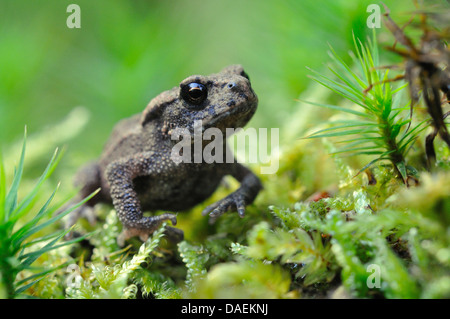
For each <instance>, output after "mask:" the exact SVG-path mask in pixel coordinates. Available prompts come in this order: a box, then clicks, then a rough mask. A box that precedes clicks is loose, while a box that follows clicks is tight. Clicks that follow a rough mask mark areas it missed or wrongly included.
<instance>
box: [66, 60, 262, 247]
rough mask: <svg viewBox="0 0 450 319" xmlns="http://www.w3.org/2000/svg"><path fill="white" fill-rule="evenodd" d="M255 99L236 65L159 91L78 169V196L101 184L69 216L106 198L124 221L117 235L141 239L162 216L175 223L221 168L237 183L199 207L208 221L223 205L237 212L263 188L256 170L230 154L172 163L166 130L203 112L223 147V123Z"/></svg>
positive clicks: (190, 123) (235, 122) (239, 116)
mask: <svg viewBox="0 0 450 319" xmlns="http://www.w3.org/2000/svg"><path fill="white" fill-rule="evenodd" d="M257 104H258V98H257V96H256V94H255V93H254V92H253V90H252V88H251V85H250V81H249V78H248V76H247V74H246V73H245V72H244V70H243V68H242V67H241V66H239V65H233V66H229V67H227V68H225V69H223V70H222V71H221V72H220V73H217V74H212V75H209V76H200V75H193V76H190V77H188V78H186V79H185V80H183V81H182V82H181V83H180V85H179V87H174V88H173V89H171V90H169V91H165V92H163V93H161V94H160V95H158V96H157V97H156V98H154V99H153V100H151V101H150V103H149V104H148V105H147V107H146V108H145V109H144V111H143V112H142V113H140V114H136V115H134V116H132V117H130V118H127V119H124V120H122V121H120V122H119V123H118V124H117V125H116V126H115V128H114V130H113V132H112V134H111V137H110V139H109V141H108V142H107V143H106V145H105V148H104V151H103V153H102V155H101V157H100V159H99V160H98V161H96V162H94V163H91V164H88V165H87V166H85V167H83V168H82V169H81V170H80V171H79V172H78V173H77V175H76V178H75V185H76V186H78V187H81V190H80V194H79V198H83V197H85V196H88V195H89V194H90V193H92V192H93V191H95V190H96V189H98V188H101V191H100V192H99V193H98V194H97V195H96V196H94V197H93V198H92V199H91V200H90V201H88V202H87V203H86V204H85V205H83V206H81V207H80V209H78V210H77V211H75V212H74V213H72V215H71V216H70V217H69V220H68V223H69V224H74V223H75V222H76V220H77V219H78V217H80V216H89V215H90V214H91V213H92V208H93V206H94V205H95V204H97V203H99V202H106V203H112V204H113V205H114V208H115V209H116V211H117V214H118V216H119V219H120V221H121V222H122V224H123V226H124V227H123V229H124V231H123V233H122V234H121V238H120V241H121V242H123V240H125V239H127V238H129V237H132V236H139V237H140V239H141V240H146V239H147V238H148V236H149V234H151V233H152V232H153V231H155V230H156V229H157V228H158V227H159V226H160V224H161V223H162V222H163V221H165V220H170V221H171V222H172V224H173V225H175V224H176V221H177V220H176V216H175V214H173V213H176V212H179V211H185V210H188V209H190V208H192V207H193V206H195V205H197V204H198V203H201V202H202V201H204V200H205V199H207V198H208V197H209V196H210V195H211V194H213V192H214V191H215V190H216V189H217V187H218V185H219V183H220V182H221V180H222V179H223V177H224V176H225V175H231V176H233V177H234V178H235V179H237V180H238V181H239V182H240V187H239V188H238V189H237V190H236V191H235V192H233V193H231V194H230V195H228V196H227V197H225V198H223V199H222V200H220V201H218V202H216V203H214V204H212V205H210V206H208V207H206V208H205V209H204V211H203V214H204V215H206V214H209V215H210V218H211V220H213V221H214V220H215V219H216V218H217V217H219V216H220V215H222V214H223V213H225V212H227V211H237V212H238V214H239V216H241V217H243V216H244V212H245V206H246V205H249V204H251V203H252V202H253V200H254V199H255V197H256V196H257V194H258V193H259V191H260V190H261V189H262V185H261V182H260V180H259V179H258V177H257V176H256V175H255V174H253V173H252V172H251V171H250V170H249V169H248V168H246V167H245V166H243V165H241V164H239V163H237V162H236V160H235V161H234V162H233V163H227V162H226V161H225V160H224V161H222V163H218V162H213V163H209V164H208V163H206V162H204V161H202V162H201V163H195V162H194V161H191V162H190V163H189V162H181V163H176V162H175V161H173V160H172V159H171V153H172V148H173V147H174V145H175V144H176V143H178V142H179V141H178V140H172V139H171V134H172V132H173V131H174V129H176V128H183V129H188V130H189V132H190V133H192V134H193V132H194V122H196V121H197V122H198V121H199V120H201V121H202V122H201V123H202V127H203V129H206V128H209V127H215V128H219V129H220V130H221V131H222V132H223V133H224V134H223V136H224V141H223V147H224V149H226V147H227V146H226V141H225V129H226V128H238V127H243V126H244V125H245V124H246V123H247V122H248V121H249V120H250V118H251V117H252V116H253V114H254V113H255V111H256V108H257ZM192 140H193V139H192ZM192 154H194V152H192ZM223 154H224V156H225V154H226V152H225V151H224V152H223ZM155 210H165V211H170V212H172V213H163V214H161V215H157V216H151V217H146V216H143V212H144V211H155ZM167 235H168V236H169V237H172V239H175V240H181V239H182V238H183V232H182V231H181V230H179V229H176V228H172V227H169V228H168V231H167Z"/></svg>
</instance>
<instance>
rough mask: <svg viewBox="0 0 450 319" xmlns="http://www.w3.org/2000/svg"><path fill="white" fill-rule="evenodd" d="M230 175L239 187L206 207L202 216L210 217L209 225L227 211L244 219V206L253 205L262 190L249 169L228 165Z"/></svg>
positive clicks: (234, 164)
mask: <svg viewBox="0 0 450 319" xmlns="http://www.w3.org/2000/svg"><path fill="white" fill-rule="evenodd" d="M228 165H230V167H229V172H230V175H231V176H233V177H234V178H235V179H237V180H238V181H239V182H240V183H241V186H240V187H239V188H238V189H237V190H236V191H235V192H233V193H231V194H230V195H228V196H227V197H225V198H223V199H221V200H219V201H218V202H216V203H214V204H212V205H209V206H208V207H206V208H205V209H204V210H203V212H202V214H203V215H207V214H209V216H210V220H209V221H210V223H214V222H215V221H216V219H217V218H218V217H219V216H221V215H222V214H224V213H226V212H227V211H237V212H238V214H239V216H240V217H244V214H245V206H247V205H249V204H251V203H253V201H254V200H255V198H256V196H257V195H258V193H259V192H260V191H261V190H262V189H263V186H262V184H261V181H260V180H259V178H258V176H256V175H255V174H254V173H253V172H252V171H251V170H250V169H248V168H247V167H245V166H243V165H241V164H239V163H232V164H228Z"/></svg>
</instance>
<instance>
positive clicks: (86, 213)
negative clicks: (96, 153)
mask: <svg viewBox="0 0 450 319" xmlns="http://www.w3.org/2000/svg"><path fill="white" fill-rule="evenodd" d="M100 181H101V179H100V169H99V166H98V164H97V162H92V163H89V164H87V165H86V166H84V167H82V168H81V169H80V170H79V171H78V172H77V174H76V176H75V180H74V185H75V187H77V188H80V191H79V193H78V195H77V196H75V198H74V199H73V200H72V201H70V203H69V204H68V205H67V206H66V207H65V208H66V209H67V208H69V207H70V206H73V205H76V204H77V203H78V202H80V201H82V200H83V199H84V198H86V197H87V196H89V195H90V194H92V193H93V192H95V191H96V190H97V189H98V188H100V186H101V182H100ZM100 201H101V198H100V194H97V195H95V196H94V197H92V198H91V199H90V200H88V201H87V202H86V203H84V204H83V205H81V206H80V207H78V208H77V209H75V210H74V211H73V212H71V213H70V214H69V216H68V218H67V221H66V228H69V227H72V226H73V225H74V224H75V223H76V222H77V220H78V219H79V218H80V217H84V218H86V219H87V220H88V221H89V223H90V224H91V225H93V224H95V222H96V216H95V214H94V209H93V208H94V206H95V204H97V203H98V202H100Z"/></svg>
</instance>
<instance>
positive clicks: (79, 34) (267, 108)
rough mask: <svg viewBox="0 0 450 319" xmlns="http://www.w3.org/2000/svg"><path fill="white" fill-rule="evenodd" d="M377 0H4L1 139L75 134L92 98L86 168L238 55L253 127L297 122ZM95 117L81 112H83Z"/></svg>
mask: <svg viewBox="0 0 450 319" xmlns="http://www.w3.org/2000/svg"><path fill="white" fill-rule="evenodd" d="M384 2H385V3H386V4H387V5H388V6H389V7H390V9H391V11H392V16H393V18H395V19H398V20H399V22H402V21H406V20H407V19H408V18H409V17H410V12H411V11H412V10H414V7H413V2H412V1H409V0H401V1H390V0H386V1H384ZM70 3H76V4H78V5H79V6H80V8H81V29H69V28H68V27H67V26H66V19H67V17H68V16H69V14H70V13H67V12H66V9H67V6H68V5H69V4H70ZM371 3H374V1H348V0H347V1H344V0H322V1H317V0H307V1H299V0H297V1H296V0H290V1H286V0H283V1H262V0H246V1H238V0H228V1H199V0H192V1H182V0H177V1H143V0H135V1H125V0H123V1H105V0H102V1H99V0H96V1H92V0H77V1H74V0H71V1H64V0H47V1H31V0H29V1H24V0H15V1H12V0H2V1H1V2H0V145H1V146H2V148H3V150H4V152H5V148H6V149H7V147H6V146H5V145H9V144H11V143H14V142H17V141H20V140H21V138H22V135H23V130H24V126H25V125H27V128H28V132H29V135H33V134H36V133H39V132H42V131H43V130H45V129H46V128H47V127H50V126H53V125H55V124H57V123H62V124H61V125H63V127H62V128H60V130H59V131H58V132H59V134H63V133H64V132H66V133H67V134H69V135H70V131H71V130H74V128H73V127H72V126H71V125H70V121H71V120H69V122H67V121H66V122H62V121H63V120H64V119H65V118H66V117H67V115H68V114H70V112H71V111H72V110H73V109H75V108H76V107H77V106H83V107H84V110H87V111H88V113H89V115H90V116H89V121H88V122H87V124H85V126H84V127H83V129H82V130H81V132H80V133H79V134H77V135H76V136H75V137H74V138H72V139H70V140H67V141H65V142H64V143H65V144H66V145H67V153H66V155H65V157H64V160H63V161H66V163H67V161H69V163H72V164H71V165H73V166H72V167H74V166H77V165H80V164H81V163H82V162H84V161H86V160H90V159H94V158H96V157H97V156H98V155H99V154H100V153H101V149H102V147H103V144H104V143H105V141H106V139H107V137H108V136H109V134H110V132H111V129H112V127H113V125H114V124H115V123H116V122H117V121H118V120H120V119H121V118H124V117H128V116H130V115H132V114H135V113H138V112H141V111H142V110H143V109H144V107H145V106H146V105H147V103H148V102H149V101H150V100H151V99H152V98H153V97H155V96H156V95H157V94H159V93H160V92H162V91H164V90H167V89H170V88H172V87H174V86H177V85H178V83H179V82H180V81H181V80H182V79H183V78H185V77H187V76H189V75H191V74H210V73H215V72H218V71H219V70H220V69H222V68H223V67H224V66H226V65H229V64H235V63H239V64H242V65H243V66H244V68H245V69H246V71H247V73H248V74H249V75H250V78H251V80H252V84H253V87H254V89H255V91H256V92H257V94H258V96H259V99H260V105H259V109H258V111H257V113H256V115H255V116H254V118H253V120H252V121H251V123H250V124H249V125H251V126H254V127H268V128H270V127H283V126H286V123H290V124H289V125H292V123H295V119H294V122H293V121H292V116H293V114H295V116H298V115H299V114H301V112H300V113H299V112H296V110H297V108H298V105H299V104H298V103H297V102H296V101H295V99H296V98H297V97H298V96H299V95H300V94H301V93H302V92H304V91H305V90H306V89H307V88H308V86H310V85H311V83H312V81H311V80H310V79H309V78H308V77H307V74H308V73H309V71H308V70H307V69H306V66H309V67H311V68H313V69H316V70H321V69H323V68H324V64H325V63H327V62H328V61H329V57H328V55H327V51H328V43H329V44H331V45H332V46H333V48H335V49H336V51H337V52H338V54H340V55H343V54H344V53H346V51H347V50H349V49H351V48H352V45H353V44H352V30H353V31H354V32H355V34H356V36H358V37H360V38H365V37H366V35H367V34H368V33H370V29H368V28H367V26H366V19H367V17H368V15H369V13H367V12H366V9H367V6H368V5H369V4H371ZM378 4H380V5H381V3H378ZM381 32H386V30H384V27H382V29H381ZM388 41H389V42H388V43H392V37H391V38H388ZM85 116H86V112H79V113H73V114H72V119H73V118H75V120H76V118H77V117H85ZM288 120H289V121H288ZM300 120H301V119H300V118H299V121H300ZM324 120H325V119H324ZM288 129H289V128H288ZM53 134H54V133H53ZM53 137H54V136H53ZM48 138H50V136H49V137H48ZM43 143H44V142H43ZM56 146H58V145H54V146H52V148H54V147H56ZM37 147H38V148H39V146H37ZM48 154H49V153H48ZM7 155H8V154H7ZM11 155H12V154H11ZM49 155H50V154H49ZM17 156H18V154H14V157H15V158H17ZM40 171H41V169H40Z"/></svg>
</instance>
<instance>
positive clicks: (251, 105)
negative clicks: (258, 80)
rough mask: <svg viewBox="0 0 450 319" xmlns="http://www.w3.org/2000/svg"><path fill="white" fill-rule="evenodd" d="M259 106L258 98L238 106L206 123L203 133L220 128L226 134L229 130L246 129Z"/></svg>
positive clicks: (204, 123)
mask: <svg viewBox="0 0 450 319" xmlns="http://www.w3.org/2000/svg"><path fill="white" fill-rule="evenodd" d="M257 104H258V100H257V98H255V99H254V100H253V101H251V102H247V103H241V104H237V105H235V106H233V107H231V108H229V109H227V110H226V111H224V112H222V113H220V114H218V115H216V116H214V117H213V118H211V119H210V120H207V121H204V122H203V123H202V125H203V131H205V130H206V129H208V128H218V129H220V130H221V131H222V132H224V131H225V130H226V129H227V128H233V129H236V128H239V127H244V126H245V125H246V124H247V123H248V121H250V119H251V118H252V116H253V114H254V113H255V111H256V108H257Z"/></svg>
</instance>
